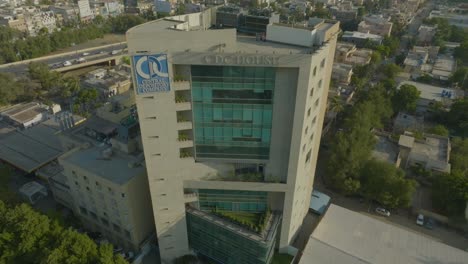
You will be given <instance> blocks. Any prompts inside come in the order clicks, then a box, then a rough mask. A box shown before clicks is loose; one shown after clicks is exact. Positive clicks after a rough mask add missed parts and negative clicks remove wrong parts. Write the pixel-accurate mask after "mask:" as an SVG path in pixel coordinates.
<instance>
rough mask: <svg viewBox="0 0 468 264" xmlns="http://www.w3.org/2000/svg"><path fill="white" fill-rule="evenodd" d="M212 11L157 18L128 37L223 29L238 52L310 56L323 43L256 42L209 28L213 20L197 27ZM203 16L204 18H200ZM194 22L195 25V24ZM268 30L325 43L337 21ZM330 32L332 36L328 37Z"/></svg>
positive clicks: (257, 40)
mask: <svg viewBox="0 0 468 264" xmlns="http://www.w3.org/2000/svg"><path fill="white" fill-rule="evenodd" d="M210 11H211V10H210V9H208V10H204V11H203V12H201V13H193V14H187V15H181V16H172V17H166V18H163V19H158V20H154V21H150V22H147V23H144V24H141V25H138V26H135V27H133V28H131V29H130V30H128V31H127V38H128V37H129V36H132V35H145V34H152V35H154V34H158V32H160V33H163V32H166V33H168V32H180V33H181V34H183V33H184V32H188V31H199V32H200V33H201V32H204V31H209V32H213V31H218V30H219V31H224V30H231V32H233V33H234V34H236V38H237V42H236V45H237V47H238V48H239V50H240V51H246V50H248V51H249V52H251V53H279V54H283V53H284V54H294V53H295V54H297V53H300V54H310V53H311V48H314V47H313V45H314V46H315V45H316V46H321V44H322V43H318V41H319V39H314V43H313V45H309V44H307V45H301V44H290V43H288V42H287V39H281V40H279V39H278V40H277V39H271V38H270V37H269V36H270V35H269V33H268V30H269V29H267V34H266V40H264V41H259V39H258V38H256V36H252V35H247V34H244V33H241V32H236V31H235V30H233V29H219V28H216V27H211V25H214V24H215V23H213V21H207V22H204V23H205V24H203V23H202V24H200V22H199V21H200V20H204V18H205V16H206V17H208V18H207V19H208V20H210V19H213V17H211V16H209V15H207V14H208V13H209V12H210ZM202 17H203V19H202ZM194 21H195V22H194ZM268 27H272V28H275V29H282V28H283V29H284V28H295V29H299V30H300V29H303V30H305V31H304V33H303V34H309V36H308V37H307V38H309V39H310V38H311V36H310V33H309V32H306V31H314V32H316V33H318V34H321V36H325V37H324V39H320V40H321V41H325V42H326V41H328V40H329V39H330V38H331V37H333V36H334V35H335V34H334V33H338V30H339V28H338V23H337V22H336V21H331V20H323V19H316V18H312V19H310V20H309V21H308V22H306V23H302V24H299V23H296V24H283V23H271V24H269V25H268ZM329 33H331V34H329Z"/></svg>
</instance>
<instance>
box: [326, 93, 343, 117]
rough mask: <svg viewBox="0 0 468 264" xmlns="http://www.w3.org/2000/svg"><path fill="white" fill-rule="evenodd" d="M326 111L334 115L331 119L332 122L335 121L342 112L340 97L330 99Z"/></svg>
mask: <svg viewBox="0 0 468 264" xmlns="http://www.w3.org/2000/svg"><path fill="white" fill-rule="evenodd" d="M328 110H329V111H331V112H333V113H334V114H335V116H334V117H333V121H335V120H336V117H337V116H338V114H339V113H341V111H343V110H344V105H343V100H341V97H340V96H338V95H336V96H333V97H332V98H331V99H330V102H329V108H328Z"/></svg>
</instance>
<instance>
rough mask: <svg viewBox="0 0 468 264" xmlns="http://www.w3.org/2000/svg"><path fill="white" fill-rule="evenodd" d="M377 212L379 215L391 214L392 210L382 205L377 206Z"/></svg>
mask: <svg viewBox="0 0 468 264" xmlns="http://www.w3.org/2000/svg"><path fill="white" fill-rule="evenodd" d="M375 212H376V213H378V214H379V215H383V216H387V217H388V216H390V212H389V211H388V210H387V209H385V208H382V207H377V208H375Z"/></svg>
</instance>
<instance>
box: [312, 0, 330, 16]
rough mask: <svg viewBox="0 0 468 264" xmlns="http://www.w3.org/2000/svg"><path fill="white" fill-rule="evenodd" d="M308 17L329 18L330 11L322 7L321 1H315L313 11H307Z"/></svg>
mask: <svg viewBox="0 0 468 264" xmlns="http://www.w3.org/2000/svg"><path fill="white" fill-rule="evenodd" d="M308 16H309V17H318V18H331V14H330V11H328V9H327V8H325V7H324V4H323V3H316V4H315V8H314V11H312V12H309V14H308Z"/></svg>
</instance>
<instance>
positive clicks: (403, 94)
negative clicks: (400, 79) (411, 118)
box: [392, 84, 421, 112]
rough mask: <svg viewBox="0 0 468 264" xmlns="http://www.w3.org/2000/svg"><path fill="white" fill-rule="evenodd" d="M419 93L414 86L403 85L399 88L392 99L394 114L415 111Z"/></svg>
mask: <svg viewBox="0 0 468 264" xmlns="http://www.w3.org/2000/svg"><path fill="white" fill-rule="evenodd" d="M420 94H421V92H420V91H418V89H417V88H416V86H414V85H409V84H404V85H402V86H400V89H398V90H397V92H396V93H395V95H394V96H393V98H392V101H393V110H394V111H395V112H400V111H406V112H414V111H416V102H417V101H418V99H419V95H420Z"/></svg>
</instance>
